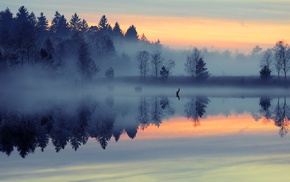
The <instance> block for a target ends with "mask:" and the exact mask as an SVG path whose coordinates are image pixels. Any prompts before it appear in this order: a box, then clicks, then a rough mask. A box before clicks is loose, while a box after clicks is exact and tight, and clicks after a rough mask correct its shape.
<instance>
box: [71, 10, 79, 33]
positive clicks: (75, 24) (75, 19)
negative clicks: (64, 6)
mask: <svg viewBox="0 0 290 182" xmlns="http://www.w3.org/2000/svg"><path fill="white" fill-rule="evenodd" d="M81 24H82V21H81V19H80V18H79V16H78V15H77V14H76V13H75V14H73V15H72V17H71V19H70V22H69V28H70V30H71V31H80V30H81Z"/></svg>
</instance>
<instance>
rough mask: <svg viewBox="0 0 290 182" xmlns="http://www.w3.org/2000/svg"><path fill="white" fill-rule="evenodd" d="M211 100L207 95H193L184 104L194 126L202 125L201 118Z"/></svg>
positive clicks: (187, 115)
mask: <svg viewBox="0 0 290 182" xmlns="http://www.w3.org/2000/svg"><path fill="white" fill-rule="evenodd" d="M209 102H210V100H209V99H208V98H207V97H205V96H197V97H193V98H192V99H191V100H190V101H189V102H188V103H186V104H185V105H184V108H185V109H184V112H185V114H186V117H187V118H189V119H191V120H192V121H193V123H194V126H195V127H196V126H200V118H202V116H203V115H204V114H205V113H206V107H207V104H208V103H209Z"/></svg>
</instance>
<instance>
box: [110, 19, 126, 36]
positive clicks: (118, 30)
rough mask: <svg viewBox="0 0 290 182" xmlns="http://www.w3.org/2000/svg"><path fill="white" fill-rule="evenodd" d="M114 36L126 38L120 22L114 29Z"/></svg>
mask: <svg viewBox="0 0 290 182" xmlns="http://www.w3.org/2000/svg"><path fill="white" fill-rule="evenodd" d="M113 34H114V36H116V37H123V36H124V35H123V32H122V30H121V28H120V25H119V23H118V22H116V23H115V26H114V28H113Z"/></svg>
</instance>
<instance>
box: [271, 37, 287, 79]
mask: <svg viewBox="0 0 290 182" xmlns="http://www.w3.org/2000/svg"><path fill="white" fill-rule="evenodd" d="M274 54H275V64H274V65H275V67H276V71H277V73H278V78H279V77H280V71H281V70H282V71H283V73H284V79H285V80H286V78H287V72H288V71H289V68H290V51H289V48H288V44H286V43H285V42H283V41H278V42H277V43H276V45H275V47H274Z"/></svg>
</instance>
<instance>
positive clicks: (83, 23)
mask: <svg viewBox="0 0 290 182" xmlns="http://www.w3.org/2000/svg"><path fill="white" fill-rule="evenodd" d="M88 30H89V25H88V23H87V21H86V20H85V19H83V20H82V21H81V23H80V31H81V32H87V31H88Z"/></svg>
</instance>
